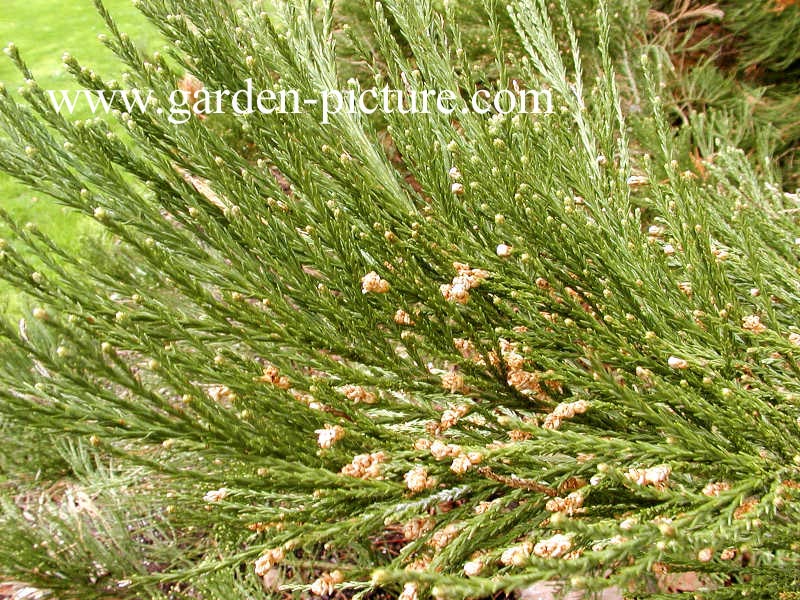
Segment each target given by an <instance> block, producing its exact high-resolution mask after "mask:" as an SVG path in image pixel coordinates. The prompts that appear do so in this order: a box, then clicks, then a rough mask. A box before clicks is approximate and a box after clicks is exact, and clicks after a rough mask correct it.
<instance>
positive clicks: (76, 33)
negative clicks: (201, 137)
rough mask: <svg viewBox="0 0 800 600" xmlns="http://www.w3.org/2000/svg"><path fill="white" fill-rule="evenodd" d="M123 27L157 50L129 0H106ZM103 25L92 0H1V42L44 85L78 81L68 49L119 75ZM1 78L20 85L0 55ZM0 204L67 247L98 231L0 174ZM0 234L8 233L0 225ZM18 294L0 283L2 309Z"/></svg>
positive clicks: (107, 73) (14, 86)
mask: <svg viewBox="0 0 800 600" xmlns="http://www.w3.org/2000/svg"><path fill="white" fill-rule="evenodd" d="M104 4H105V6H106V8H108V9H109V11H110V12H111V14H112V15H113V16H114V18H115V20H116V21H117V24H118V25H119V26H120V28H121V29H122V31H125V32H127V33H128V35H130V36H131V38H132V39H133V40H134V41H136V42H137V43H141V44H142V47H145V48H149V49H156V46H157V45H158V44H159V40H158V34H157V32H156V31H155V29H154V28H153V27H152V26H151V25H150V24H149V23H148V22H147V21H146V20H145V19H144V17H142V15H141V14H140V13H139V12H138V11H137V10H136V9H135V8H134V7H133V5H132V3H131V1H130V0H105V1H104ZM104 31H105V25H104V23H103V21H102V19H101V18H100V17H99V15H98V14H97V12H96V10H95V8H94V5H93V3H92V0H67V1H65V2H53V1H52V0H0V45H2V46H3V47H5V46H6V45H7V44H8V43H9V42H14V43H15V44H16V45H17V47H18V48H19V50H20V52H21V54H22V56H23V58H24V59H25V61H26V62H27V63H28V66H29V67H30V69H31V71H33V73H34V76H35V77H36V79H37V81H38V82H39V85H40V86H41V87H42V88H44V89H56V90H73V89H78V86H77V85H76V84H75V82H74V81H73V80H72V77H71V76H70V75H69V74H68V73H67V72H66V71H65V70H64V67H63V65H62V64H61V57H62V55H63V54H64V52H70V53H71V54H72V55H73V56H75V57H76V58H77V59H78V61H79V62H80V63H81V64H82V65H85V66H87V67H89V68H92V69H93V70H95V71H97V72H98V73H100V74H101V75H103V76H104V77H106V78H109V79H110V78H118V77H119V75H120V73H121V72H122V68H123V65H122V64H121V63H120V62H119V61H118V60H117V59H116V57H115V56H114V55H113V54H112V53H111V52H110V51H109V50H108V49H107V48H106V47H105V46H103V45H102V44H101V43H100V42H99V41H98V39H97V35H98V34H99V33H103V32H104ZM0 82H3V83H4V84H5V85H6V87H7V88H8V89H9V90H16V89H17V88H18V87H19V86H20V85H21V84H22V75H21V74H20V73H19V72H18V71H17V70H16V68H15V67H14V65H13V64H12V62H11V61H10V60H9V59H8V58H7V57H6V56H5V55H2V54H0ZM89 116H91V115H90V113H89V111H88V110H85V112H76V113H75V115H74V118H75V119H80V118H86V117H89ZM0 206H2V207H3V209H5V210H6V211H8V212H9V213H10V214H11V215H12V216H13V217H14V219H15V220H16V221H18V222H20V223H28V222H31V223H35V224H36V225H37V226H39V228H40V229H41V230H42V231H44V232H46V233H47V234H48V235H50V236H51V237H52V238H53V239H55V240H56V241H57V242H58V243H59V244H61V245H63V246H64V247H65V248H68V249H70V250H79V249H80V246H81V245H82V244H83V243H85V242H86V240H87V239H88V238H90V237H93V236H96V235H97V234H98V232H97V230H96V229H95V228H94V226H93V222H92V221H90V220H89V219H86V218H84V217H82V216H80V215H77V214H75V213H74V212H72V211H70V210H68V209H66V208H64V207H61V206H58V205H57V204H56V203H55V202H53V201H51V200H50V199H48V198H37V197H36V195H35V194H33V192H32V191H31V190H29V189H28V188H27V187H26V186H24V185H21V184H19V183H17V182H16V181H14V180H13V179H11V178H10V177H8V176H7V175H5V174H4V173H0ZM0 237H10V232H9V231H8V228H7V227H5V226H4V225H3V224H0ZM19 302H20V298H18V297H17V296H16V295H14V294H12V293H10V291H9V290H8V288H2V287H0V310H2V305H3V304H5V305H6V307H7V309H8V310H14V308H15V306H17V305H18V304H19Z"/></svg>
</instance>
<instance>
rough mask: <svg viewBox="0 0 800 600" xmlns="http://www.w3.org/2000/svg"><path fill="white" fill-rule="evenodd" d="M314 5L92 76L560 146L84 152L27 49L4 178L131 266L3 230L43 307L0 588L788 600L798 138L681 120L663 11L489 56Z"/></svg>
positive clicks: (537, 38) (496, 27) (517, 42)
mask: <svg viewBox="0 0 800 600" xmlns="http://www.w3.org/2000/svg"><path fill="white" fill-rule="evenodd" d="M320 4H321V5H320V6H317V5H316V4H315V3H311V2H309V3H297V2H275V3H274V5H275V6H274V7H268V6H267V3H265V2H241V3H237V2H197V1H195V0H138V5H139V6H140V8H141V10H142V11H143V12H144V14H145V15H147V16H148V17H149V18H150V19H151V20H152V22H153V23H154V24H156V25H157V26H158V27H159V28H160V29H161V31H162V32H163V34H164V37H165V39H166V40H167V43H168V46H169V49H170V51H169V54H168V55H167V54H165V53H161V54H160V55H159V54H148V53H147V52H146V51H145V49H142V48H137V47H136V46H135V45H134V44H132V42H131V41H130V39H129V38H128V37H127V36H126V35H125V34H124V33H123V32H120V31H118V30H117V28H116V27H115V26H114V23H113V21H112V20H111V18H110V16H109V15H107V14H106V13H105V11H103V9H102V6H100V10H101V12H102V13H103V15H104V16H105V17H106V19H107V22H108V26H109V30H110V35H109V37H108V40H107V43H108V45H109V47H110V48H111V49H112V50H113V51H114V52H116V53H117V54H118V55H119V56H120V57H121V58H122V59H123V60H124V61H125V62H126V64H127V69H128V74H127V76H126V77H125V78H124V79H123V81H122V82H119V83H114V82H107V81H104V80H103V79H102V78H101V76H100V75H98V74H95V73H93V72H91V71H90V70H87V69H85V68H83V67H82V66H81V65H80V64H79V63H78V62H77V61H76V60H75V59H73V58H71V57H66V58H65V63H66V65H67V67H68V68H69V69H70V71H71V72H72V73H73V74H74V75H75V77H76V78H77V79H78V81H80V83H81V84H82V85H83V86H85V87H86V88H88V89H92V90H102V89H115V88H116V87H117V86H119V87H122V86H124V87H138V88H141V89H153V90H154V92H155V93H156V94H157V95H158V97H159V98H160V101H161V106H162V107H167V106H168V105H169V103H168V98H169V95H170V94H171V93H172V92H173V91H174V89H175V87H176V85H178V82H179V81H181V80H184V76H185V74H186V73H187V72H190V73H192V74H193V75H194V76H195V77H196V78H197V79H198V80H199V81H200V82H202V83H203V84H204V85H205V86H206V87H207V88H209V89H230V90H236V89H242V88H244V87H245V81H246V80H247V79H248V78H253V80H254V84H255V86H256V87H257V88H260V89H264V88H268V87H271V86H274V87H275V89H284V90H286V89H295V90H298V91H299V93H300V94H301V96H302V97H304V98H317V97H319V96H320V94H322V93H324V91H325V90H329V89H346V88H347V87H348V86H352V85H360V86H362V87H368V86H372V85H376V86H377V87H383V86H384V85H388V86H389V87H390V88H394V89H405V90H425V89H438V90H451V91H452V92H453V93H454V94H455V95H456V96H457V97H459V98H462V97H464V96H467V95H469V94H470V93H472V92H474V91H475V90H476V89H478V87H479V86H482V87H485V88H488V89H490V90H492V91H497V90H499V89H506V88H511V89H513V87H514V84H513V83H512V82H511V79H512V78H513V79H516V81H517V85H518V86H519V85H521V86H524V87H528V88H530V89H536V88H538V87H540V86H547V87H548V88H549V89H550V90H551V91H552V93H553V96H554V98H555V100H556V102H555V104H556V110H555V112H554V113H553V114H548V115H516V116H514V115H508V116H503V115H500V114H487V115H481V114H478V113H475V112H473V111H469V110H467V111H465V112H462V111H461V110H460V109H461V108H466V105H463V104H461V100H459V101H457V103H458V109H459V110H457V111H456V112H455V113H454V114H453V115H445V114H440V113H436V112H433V113H431V114H417V115H406V114H400V113H398V112H394V113H392V114H385V115H378V114H376V115H374V116H368V115H364V114H345V113H341V114H338V115H334V116H333V117H332V118H331V119H330V123H327V124H321V122H320V121H321V114H320V112H319V106H317V107H312V108H310V109H308V110H307V111H304V112H302V113H300V114H253V115H249V116H247V117H242V118H241V119H240V120H239V122H238V124H237V125H236V128H231V131H235V132H237V134H236V135H235V136H228V135H222V136H221V135H220V134H219V129H216V128H215V127H211V126H209V123H208V122H206V121H204V120H201V119H200V118H192V119H190V120H189V121H188V122H187V123H186V124H184V125H173V124H171V123H170V122H169V121H168V111H167V112H163V113H158V112H157V111H154V110H151V111H148V112H146V113H136V112H133V113H130V114H129V113H126V112H124V109H123V108H122V107H121V106H118V107H117V108H118V110H117V112H116V114H115V116H116V119H117V122H118V124H117V125H115V126H111V125H110V124H109V123H108V122H107V121H106V120H104V119H99V118H98V119H93V120H89V121H83V122H71V121H70V120H69V119H66V118H64V117H63V116H61V115H59V114H57V113H56V112H55V111H54V109H53V107H52V105H51V103H50V102H49V100H48V97H47V94H46V92H45V91H44V90H42V89H41V88H40V87H39V86H38V85H37V84H36V82H35V79H34V75H33V74H31V73H30V72H28V70H27V68H26V67H25V63H24V59H23V56H22V54H21V53H20V50H18V49H17V48H15V47H13V46H12V47H9V48H8V49H7V53H8V54H9V56H10V57H11V59H12V60H14V61H15V62H16V64H17V65H18V66H19V68H20V72H21V73H22V77H23V78H24V79H25V83H24V85H23V87H22V88H21V89H20V93H19V95H17V94H12V93H11V92H9V91H7V90H5V89H3V90H2V91H0V130H2V135H1V136H0V168H2V169H3V170H4V171H7V172H9V173H11V174H13V175H14V176H16V177H17V178H19V179H20V180H21V181H24V182H26V183H28V184H30V185H31V186H33V187H35V188H36V189H38V190H39V191H41V192H44V193H46V194H49V195H50V196H52V197H53V198H54V199H55V200H56V201H58V202H60V203H62V204H64V205H66V206H69V207H72V208H73V209H74V210H76V211H80V212H82V213H84V214H86V215H87V216H88V217H90V218H93V219H95V220H96V221H97V222H98V224H99V225H100V226H102V227H103V228H105V230H106V231H107V232H108V234H109V235H110V236H111V237H112V239H113V245H111V247H110V248H109V249H107V255H106V256H105V258H104V259H103V260H94V259H93V257H91V256H76V255H73V254H69V253H66V252H64V251H63V250H62V249H60V248H59V247H58V246H57V245H55V244H54V243H53V242H52V241H51V240H49V239H48V238H47V237H46V236H45V235H43V234H42V233H41V232H39V231H38V230H37V229H36V228H35V227H31V226H24V225H21V224H17V223H14V222H13V220H12V219H10V218H9V217H8V216H7V215H3V216H4V219H5V220H6V221H7V222H8V223H9V226H10V227H12V229H13V232H14V236H13V239H9V240H7V241H4V242H3V243H2V250H1V251H0V261H1V262H0V276H1V277H2V278H3V279H4V280H5V281H7V282H9V283H11V284H12V285H13V286H15V287H16V288H17V289H19V290H21V291H23V292H25V293H26V294H27V297H28V298H29V299H30V310H28V311H27V314H26V315H25V316H24V318H23V319H21V320H18V319H15V318H12V317H10V316H9V317H7V318H6V319H4V320H3V322H2V329H0V335H2V348H1V349H2V353H3V360H2V363H0V381H2V385H0V414H2V415H3V425H4V426H8V427H10V428H12V431H14V432H19V431H24V432H25V436H26V437H25V438H24V445H23V447H22V449H21V450H20V449H19V445H18V446H17V449H16V450H15V451H14V454H15V458H16V459H17V460H10V461H8V462H7V463H3V464H4V468H8V475H7V477H8V481H7V482H6V483H5V484H4V486H3V504H2V515H1V516H0V520H1V522H2V527H0V573H2V574H3V577H5V578H8V579H13V580H15V581H20V582H24V583H26V584H30V585H32V586H35V587H37V588H39V589H40V590H43V593H49V594H50V595H51V597H53V598H81V599H83V598H93V597H108V598H220V599H229V598H248V599H250V598H263V597H286V596H287V594H297V595H300V594H301V593H311V594H314V595H317V596H329V597H333V596H335V595H338V594H343V595H345V596H347V597H351V596H352V597H359V598H379V597H387V596H388V597H397V596H398V595H400V596H401V597H402V598H403V600H412V599H414V598H425V597H436V598H467V597H472V598H478V597H485V596H489V595H493V594H496V593H499V592H512V591H514V590H518V589H520V588H523V587H526V586H530V585H533V584H536V583H541V582H550V583H552V584H553V585H555V586H556V587H559V586H561V587H564V589H575V590H587V591H600V590H607V589H609V588H612V587H616V588H617V590H620V591H621V593H623V592H624V593H625V594H627V595H628V596H630V597H638V598H644V597H648V598H657V597H662V596H665V597H666V590H667V589H668V588H669V587H670V585H671V582H672V583H674V582H675V581H678V580H679V579H680V578H681V574H686V573H692V574H693V576H694V577H695V578H696V580H697V581H698V582H699V583H698V585H701V586H702V587H703V589H702V591H697V590H696V589H695V591H697V593H702V597H704V598H714V599H723V598H726V599H727V598H741V597H743V596H746V597H748V598H763V599H774V598H781V597H782V598H791V597H792V594H796V593H797V591H798V589H800V565H799V564H798V559H800V546H799V545H798V522H799V521H798V519H800V502H799V497H800V450H799V449H798V443H799V442H800V371H799V370H798V359H800V308H799V307H800V304H798V300H800V294H799V292H798V289H800V288H799V286H800V276H799V275H798V266H797V265H798V258H800V227H799V226H798V222H797V214H798V210H799V209H800V206H799V205H798V200H799V199H798V193H797V191H796V190H794V189H791V188H790V187H789V185H788V184H787V182H788V181H790V180H791V177H793V176H795V175H796V167H793V166H792V164H791V163H780V164H779V162H778V160H777V159H778V157H777V156H776V152H777V149H778V148H779V147H780V144H781V143H782V140H781V138H780V136H777V137H776V136H775V135H774V133H773V132H772V131H771V130H770V127H771V126H770V124H769V123H767V122H766V121H765V120H764V119H755V118H752V117H751V116H749V115H748V114H746V113H743V114H742V118H743V119H748V120H747V121H746V122H744V123H742V122H738V121H735V120H734V119H732V118H731V115H732V112H731V111H729V110H728V107H725V106H723V107H715V106H713V105H707V106H705V107H704V110H703V111H697V112H696V114H694V115H693V116H692V117H691V118H686V119H675V118H674V114H675V110H676V104H677V102H676V101H675V99H674V96H672V95H670V94H669V93H667V92H669V91H670V90H671V89H672V88H671V87H670V86H672V85H673V84H674V79H673V75H672V74H671V73H672V63H671V61H670V57H669V56H668V55H667V53H666V50H667V49H668V47H667V45H659V41H658V40H657V39H656V40H654V39H652V38H650V37H648V36H649V35H651V34H649V33H648V30H647V29H646V27H647V25H646V13H645V12H642V5H641V3H632V2H613V3H608V4H606V3H603V2H586V3H584V2H577V1H576V2H566V1H564V2H561V3H559V6H558V7H555V6H551V5H549V4H546V3H545V2H544V1H543V0H513V1H512V2H511V3H510V5H509V6H508V7H504V6H501V5H500V4H499V3H494V2H488V3H487V6H486V9H487V10H486V16H485V20H484V21H483V22H481V21H480V19H477V18H476V17H475V15H477V14H479V12H478V7H479V6H480V4H477V3H476V4H475V6H474V7H470V8H465V7H468V6H470V5H469V3H458V2H451V3H446V4H445V5H443V6H436V5H434V3H432V2H429V1H428V0H385V1H384V2H382V3H378V4H372V3H364V4H361V5H360V8H361V10H362V11H363V12H362V13H361V14H360V15H359V14H356V13H348V12H347V7H348V6H350V4H345V5H343V6H341V7H339V9H338V11H339V12H336V11H334V7H333V6H332V2H322V3H320ZM463 11H466V12H467V14H468V15H472V20H471V21H469V20H467V22H466V24H464V25H459V23H464V12H463ZM348 14H351V15H352V17H353V18H352V22H351V24H350V27H349V32H348V30H347V29H344V28H342V23H343V21H342V19H344V18H345V17H346V16H347V15H348ZM576 15H581V17H580V20H579V21H578V20H577V19H576V18H575V16H576ZM628 20H629V21H628ZM628 22H629V23H631V26H632V29H631V32H630V33H629V35H627V36H624V35H622V34H621V33H620V32H622V31H624V30H623V29H622V28H621V27H620V24H621V23H628ZM470 23H471V25H469V24H470ZM636 23H638V25H636V26H635V27H633V24H636ZM462 27H463V30H462ZM364 28H367V29H368V32H367V31H364ZM479 31H480V32H483V33H481V34H480V35H477V34H476V32H479ZM578 32H581V35H580V37H579V36H578ZM588 36H593V37H591V39H592V40H593V42H592V43H586V42H581V39H589V37H588ZM481 38H482V39H484V40H485V41H486V42H487V43H486V44H485V45H484V46H482V47H477V46H476V45H475V44H477V43H478V42H477V41H476V40H478V39H481ZM345 39H346V40H348V42H347V44H345V42H344V40H345ZM334 41H335V42H336V43H334ZM466 41H469V44H470V46H467V43H466ZM340 47H341V48H342V49H341V50H340V49H339V48H340ZM563 50H566V52H564V51H563ZM780 50H781V52H784V51H788V49H787V48H786V47H785V46H781V49H780ZM770 56H773V57H774V64H775V65H776V68H783V67H784V66H785V64H784V63H785V60H784V59H783V58H781V57H780V56H778V55H777V54H770ZM709 76H711V75H709ZM350 77H354V81H347V79H348V78H350ZM184 85H185V84H184ZM725 93H726V94H734V93H735V88H734V87H733V86H730V87H729V88H728V89H726V92H725ZM239 127H240V128H241V130H239V129H238V128H239ZM239 131H240V133H239ZM742 131H747V132H748V135H749V136H750V137H749V138H748V140H750V141H752V143H749V142H748V144H747V145H746V144H744V143H743V144H739V142H740V141H741V140H742V133H741V132H742ZM240 139H246V140H247V144H248V146H247V148H246V151H243V147H242V143H241V142H240V141H239V140H240ZM740 145H741V146H746V150H747V152H745V151H743V149H742V148H739V147H737V146H740ZM793 168H794V169H795V170H792V169H793ZM26 450H27V451H28V454H29V455H30V456H32V457H34V459H28V460H22V456H20V455H19V454H20V452H22V453H25V451H26ZM39 454H41V455H42V457H43V461H42V463H41V464H44V463H49V464H51V465H52V464H54V465H55V467H53V468H50V469H47V470H45V471H43V472H42V474H41V475H39V476H38V477H37V476H36V475H35V473H36V470H37V461H36V460H35V457H36V456H37V455H39ZM6 464H7V465H8V467H5V465H6ZM695 587H696V586H695ZM339 597H341V596H339Z"/></svg>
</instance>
